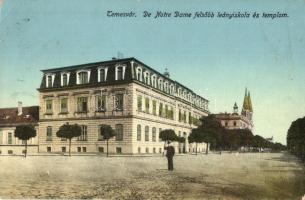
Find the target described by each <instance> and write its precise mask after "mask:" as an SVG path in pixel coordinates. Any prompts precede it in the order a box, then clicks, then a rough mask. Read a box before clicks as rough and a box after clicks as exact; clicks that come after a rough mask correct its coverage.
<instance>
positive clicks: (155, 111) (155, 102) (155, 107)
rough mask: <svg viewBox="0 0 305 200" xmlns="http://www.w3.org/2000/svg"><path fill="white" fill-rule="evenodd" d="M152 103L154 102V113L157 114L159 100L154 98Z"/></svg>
mask: <svg viewBox="0 0 305 200" xmlns="http://www.w3.org/2000/svg"><path fill="white" fill-rule="evenodd" d="M152 104H153V115H156V114H157V101H156V100H153V102H152Z"/></svg>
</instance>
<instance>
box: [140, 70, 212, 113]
mask: <svg viewBox="0 0 305 200" xmlns="http://www.w3.org/2000/svg"><path fill="white" fill-rule="evenodd" d="M136 79H137V80H138V81H140V82H144V83H145V84H147V85H150V86H152V87H154V88H157V89H159V90H161V91H163V92H165V93H168V94H170V95H176V96H178V97H181V98H182V99H184V100H187V101H189V102H191V103H193V104H195V105H196V106H198V107H200V108H203V109H205V110H208V104H207V102H206V101H204V100H203V99H201V98H198V97H197V96H196V95H194V94H192V93H191V92H189V91H187V90H186V89H183V88H182V87H176V86H175V84H173V83H170V82H169V81H166V80H164V79H163V78H162V77H159V78H157V75H156V74H151V73H150V72H149V71H147V70H146V71H145V72H143V69H142V68H141V67H137V68H136Z"/></svg>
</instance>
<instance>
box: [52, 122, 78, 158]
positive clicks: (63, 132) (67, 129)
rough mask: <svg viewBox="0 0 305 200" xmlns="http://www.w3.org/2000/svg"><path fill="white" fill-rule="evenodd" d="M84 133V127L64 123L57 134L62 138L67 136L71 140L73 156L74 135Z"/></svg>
mask: <svg viewBox="0 0 305 200" xmlns="http://www.w3.org/2000/svg"><path fill="white" fill-rule="evenodd" d="M81 134H82V128H81V127H80V126H79V125H78V124H73V125H70V124H68V123H67V124H63V125H62V126H61V127H59V130H58V131H57V132H56V136H57V137H60V138H66V139H68V140H69V156H71V140H72V138H74V137H78V136H80V135H81Z"/></svg>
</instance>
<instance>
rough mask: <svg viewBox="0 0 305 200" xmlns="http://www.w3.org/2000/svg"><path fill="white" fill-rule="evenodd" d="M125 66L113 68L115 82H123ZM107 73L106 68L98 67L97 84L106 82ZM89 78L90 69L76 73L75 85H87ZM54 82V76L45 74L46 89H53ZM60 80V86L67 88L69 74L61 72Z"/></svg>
mask: <svg viewBox="0 0 305 200" xmlns="http://www.w3.org/2000/svg"><path fill="white" fill-rule="evenodd" d="M125 69H126V66H125V65H118V66H116V67H115V80H117V81H119V80H124V78H125ZM107 73H108V67H99V68H97V74H98V82H106V80H107ZM90 76H91V70H90V69H83V70H79V71H76V84H77V85H80V84H87V83H89V81H90ZM54 80H55V74H53V73H48V74H46V87H47V88H50V87H53V85H54ZM60 80H61V84H60V85H61V86H62V87H64V86H67V85H69V81H70V72H62V73H61V74H60Z"/></svg>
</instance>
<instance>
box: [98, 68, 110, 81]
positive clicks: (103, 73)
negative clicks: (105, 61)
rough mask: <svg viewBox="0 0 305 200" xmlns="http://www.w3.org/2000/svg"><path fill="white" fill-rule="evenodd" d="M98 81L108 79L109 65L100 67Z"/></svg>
mask: <svg viewBox="0 0 305 200" xmlns="http://www.w3.org/2000/svg"><path fill="white" fill-rule="evenodd" d="M97 71H98V77H97V79H98V82H106V79H107V72H108V68H107V67H101V68H98V70H97Z"/></svg>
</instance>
